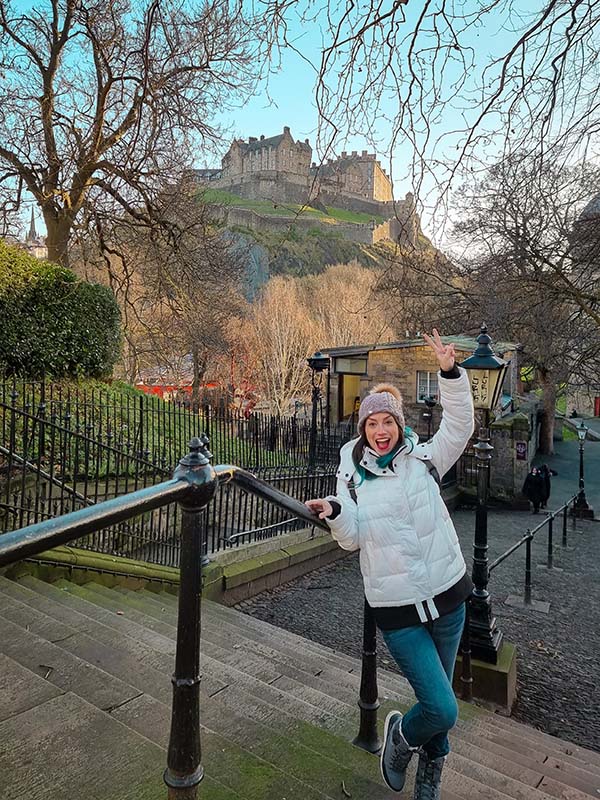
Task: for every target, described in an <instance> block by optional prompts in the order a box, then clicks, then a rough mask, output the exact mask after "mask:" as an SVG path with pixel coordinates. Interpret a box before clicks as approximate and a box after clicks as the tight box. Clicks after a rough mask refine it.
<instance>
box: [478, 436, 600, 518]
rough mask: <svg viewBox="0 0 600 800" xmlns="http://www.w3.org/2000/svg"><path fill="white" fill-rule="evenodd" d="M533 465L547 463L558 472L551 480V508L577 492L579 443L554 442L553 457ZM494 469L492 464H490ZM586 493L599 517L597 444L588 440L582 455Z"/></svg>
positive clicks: (541, 458) (599, 446)
mask: <svg viewBox="0 0 600 800" xmlns="http://www.w3.org/2000/svg"><path fill="white" fill-rule="evenodd" d="M535 463H536V464H548V466H550V467H552V469H554V470H556V471H557V472H558V475H556V476H555V477H554V478H553V479H552V494H551V500H550V505H551V507H552V508H557V507H558V506H560V505H561V504H562V503H564V502H565V501H566V500H568V499H569V497H572V496H573V494H575V492H577V490H578V482H579V442H573V441H571V442H555V453H554V455H553V456H537V458H536V459H535ZM492 468H493V465H492ZM583 468H584V480H585V494H586V497H587V500H588V503H589V504H590V505H591V506H592V508H593V509H594V511H595V513H596V515H597V516H599V517H600V442H591V441H587V442H586V443H585V448H584V454H583Z"/></svg>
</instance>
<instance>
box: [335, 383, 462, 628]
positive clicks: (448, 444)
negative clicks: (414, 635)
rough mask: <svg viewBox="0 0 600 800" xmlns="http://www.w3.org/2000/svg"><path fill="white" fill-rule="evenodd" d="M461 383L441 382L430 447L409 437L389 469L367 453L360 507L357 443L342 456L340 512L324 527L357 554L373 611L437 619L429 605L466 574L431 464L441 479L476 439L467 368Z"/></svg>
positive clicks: (344, 451) (343, 452) (338, 487)
mask: <svg viewBox="0 0 600 800" xmlns="http://www.w3.org/2000/svg"><path fill="white" fill-rule="evenodd" d="M459 369H460V373H461V374H460V377H459V378H442V377H441V375H438V381H439V390H440V401H441V405H442V409H443V415H442V421H441V424H440V427H439V430H438V431H437V433H436V434H435V435H434V436H433V438H432V439H431V441H429V442H426V443H423V444H417V437H416V435H415V434H409V436H408V437H407V438H406V443H405V444H404V445H403V447H401V448H400V450H399V451H398V454H397V455H396V457H395V458H394V461H393V470H391V469H389V468H388V469H382V468H381V467H378V466H377V454H376V453H375V452H374V451H373V450H371V449H370V448H365V450H364V454H363V462H362V463H363V465H364V467H365V469H369V470H370V471H371V472H374V473H376V474H377V475H378V477H377V478H376V479H373V480H364V481H363V482H362V483H360V485H356V495H357V499H358V503H355V502H354V501H353V499H352V497H351V496H350V492H349V489H348V481H351V480H352V481H354V483H355V484H358V483H359V481H360V478H359V476H358V473H356V471H355V466H354V463H353V461H352V448H353V447H354V445H355V443H356V439H354V440H353V441H351V442H348V443H347V444H345V445H344V446H343V447H342V449H341V451H340V467H339V470H338V473H337V495H336V496H335V497H331V498H328V499H330V500H337V501H338V503H340V505H341V511H340V513H339V515H338V516H337V517H335V519H331V520H327V522H328V524H329V527H330V529H331V533H332V535H333V537H334V539H336V540H337V542H338V543H339V544H340V546H341V547H343V548H344V549H345V550H358V549H360V567H361V571H362V574H363V580H364V585H365V596H366V598H367V600H368V601H369V604H370V605H371V606H403V605H409V604H414V605H415V606H416V608H417V611H418V613H419V617H420V619H421V621H423V622H425V621H426V619H427V616H426V614H425V609H424V607H423V606H424V604H426V605H427V609H428V611H429V615H430V617H431V618H432V619H436V618H437V617H438V616H439V614H438V613H437V610H436V608H435V604H434V603H433V601H432V599H433V597H435V596H436V595H438V594H441V593H442V592H444V591H446V590H447V589H449V588H450V587H452V586H454V584H455V583H456V582H457V581H458V580H460V578H461V577H462V576H463V575H464V574H465V570H466V567H465V562H464V559H463V556H462V553H461V550H460V546H459V543H458V538H457V536H456V531H455V530H454V525H453V524H452V520H451V519H450V515H449V513H448V509H447V508H446V505H445V503H444V501H443V500H442V497H441V495H440V489H439V486H438V484H437V482H436V481H435V480H434V478H433V477H432V476H431V475H430V474H429V470H428V468H427V463H425V462H428V461H430V462H431V463H432V464H433V465H434V466H435V467H436V469H437V471H438V472H439V475H440V477H442V476H443V475H444V473H446V472H447V471H448V470H449V469H450V467H451V466H452V465H453V464H454V463H455V461H456V460H457V459H458V458H459V456H460V455H461V453H462V452H463V450H464V448H465V446H466V444H467V442H468V441H469V438H470V436H471V434H472V433H473V424H474V414H473V399H472V396H471V389H470V386H469V379H468V376H467V374H466V372H465V370H464V369H461V368H459Z"/></svg>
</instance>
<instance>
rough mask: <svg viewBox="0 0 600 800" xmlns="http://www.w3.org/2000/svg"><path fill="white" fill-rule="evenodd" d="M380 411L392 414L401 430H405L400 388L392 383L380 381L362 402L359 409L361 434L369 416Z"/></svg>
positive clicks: (359, 430) (359, 429)
mask: <svg viewBox="0 0 600 800" xmlns="http://www.w3.org/2000/svg"><path fill="white" fill-rule="evenodd" d="M380 411H384V412H386V413H387V414H391V415H392V416H393V417H394V419H395V420H396V422H397V423H398V427H399V428H400V430H401V431H403V430H404V426H405V422H404V412H403V410H402V394H401V393H400V390H399V389H398V388H396V386H392V384H391V383H378V384H377V385H376V386H374V387H373V388H372V389H371V391H370V392H369V394H368V395H367V396H366V397H365V399H364V400H363V401H362V403H361V404H360V408H359V410H358V432H359V433H360V434H362V433H363V432H364V428H365V422H366V420H367V418H368V417H370V416H371V415H372V414H377V413H379V412H380Z"/></svg>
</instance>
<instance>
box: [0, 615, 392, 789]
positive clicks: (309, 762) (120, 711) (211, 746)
mask: <svg viewBox="0 0 600 800" xmlns="http://www.w3.org/2000/svg"><path fill="white" fill-rule="evenodd" d="M16 607H17V604H16V602H15V604H14V606H13V608H16ZM5 608H6V605H5ZM28 610H29V611H30V612H32V611H33V610H32V609H27V607H25V611H28ZM33 613H34V616H33V617H31V618H30V619H32V621H33V622H34V624H36V625H37V626H41V624H42V623H43V622H44V619H43V617H44V615H43V614H41V613H40V612H33ZM25 619H27V617H25ZM25 619H24V620H22V622H23V623H25ZM25 624H30V623H25ZM63 627H64V626H63ZM58 632H59V633H60V634H61V635H64V634H65V631H64V630H59V631H58ZM55 633H56V631H53V634H55ZM64 640H65V641H66V638H65V639H64ZM107 657H108V658H110V653H108V654H107ZM33 677H34V678H35V677H36V676H33ZM40 680H41V679H40ZM166 685H167V684H166V681H165V687H166ZM154 693H156V689H155V690H154ZM161 694H163V693H162V692H161ZM134 700H135V702H131V703H129V702H126V703H124V704H122V705H120V706H119V707H118V708H116V709H114V710H113V711H112V713H113V714H115V715H116V716H117V718H121V717H124V715H125V714H126V712H127V710H128V709H132V708H136V709H138V712H130V713H131V714H133V717H134V718H135V717H136V714H137V713H139V707H140V705H145V706H148V705H149V704H150V705H151V706H152V707H153V708H156V706H157V705H158V706H160V707H161V708H162V713H161V715H160V716H161V719H162V720H163V725H162V727H161V728H160V734H158V738H153V737H152V736H150V738H153V740H154V741H157V742H158V743H160V744H161V745H163V746H164V742H165V741H166V740H167V738H168V733H169V728H168V726H169V724H170V710H169V706H168V705H167V703H166V702H164V703H161V702H160V701H159V700H156V699H155V698H154V697H151V696H150V695H148V694H139V695H138V696H137V697H136V698H134ZM164 700H165V701H167V700H168V701H170V686H169V687H168V691H165V692H164ZM211 709H214V710H213V713H212V722H213V723H217V724H218V725H220V726H221V727H222V726H223V724H224V723H225V722H227V728H226V733H228V734H230V735H229V736H228V738H229V739H230V740H231V741H234V740H235V739H237V742H238V744H239V745H244V744H245V743H246V742H247V741H248V740H250V741H254V739H255V737H254V736H250V737H249V736H248V734H249V733H250V732H249V731H248V730H247V728H248V720H245V719H243V718H240V717H238V718H236V720H234V721H233V722H232V720H231V717H232V715H231V714H230V715H229V717H228V716H227V715H224V714H223V710H224V709H223V706H220V705H219V706H218V707H217V704H216V703H214V702H213V703H212V704H211V702H210V700H208V701H207V702H204V703H203V718H204V719H205V720H206V719H210V718H211V715H210V710H211ZM132 727H134V729H137V730H139V731H140V732H143V733H144V734H145V735H148V733H149V730H150V732H151V731H152V728H151V727H150V728H149V730H148V729H146V730H141V729H140V728H139V727H137V728H136V726H132ZM255 727H257V726H255ZM157 731H158V729H157ZM232 732H233V733H234V734H235V737H233V736H231V733H232ZM254 733H255V734H256V733H257V731H254ZM258 733H262V740H264V741H265V742H269V741H271V740H272V739H273V733H272V732H270V731H269V730H268V729H267V728H264V727H263V729H262V731H258ZM330 739H331V740H333V739H334V737H330ZM338 742H339V744H341V745H342V749H344V750H345V751H346V752H345V759H344V760H345V761H347V760H348V751H349V750H352V751H353V748H351V746H350V745H349V744H348V743H347V742H344V741H342V740H338ZM203 746H204V751H205V756H206V753H207V752H208V753H209V755H210V753H213V754H214V756H215V758H216V761H215V766H213V767H212V769H211V764H212V761H211V760H210V758H209V757H207V758H208V760H206V758H205V766H206V768H207V770H210V771H211V772H212V774H215V771H216V770H217V766H216V765H221V766H220V769H223V763H225V764H227V763H228V760H227V758H228V757H229V759H231V754H229V756H228V755H227V751H228V750H231V745H228V747H224V746H223V744H222V741H221V736H220V735H217V734H215V732H214V731H211V730H210V728H208V727H207V728H206V730H205V735H204V737H203ZM256 747H257V745H256V744H255V743H254V744H252V745H251V749H252V750H253V754H254V753H256ZM328 747H329V749H331V748H332V744H331V741H330V742H329V743H328ZM286 749H287V750H290V741H289V738H287V737H285V738H282V739H281V741H280V742H279V749H278V750H277V751H274V752H273V753H272V760H273V761H274V762H276V763H278V762H280V761H286V770H288V768H289V769H291V767H292V763H289V764H288V763H287V762H288V761H290V759H289V757H288V756H287V754H286V753H285V752H284V750H286ZM338 749H339V747H338ZM292 751H293V753H294V759H295V760H293V764H295V768H294V774H295V777H296V778H297V779H298V781H300V782H301V783H304V781H303V780H302V776H301V775H300V774H298V773H299V772H300V771H301V767H302V765H305V769H304V772H305V773H306V774H305V777H306V778H307V779H308V782H307V785H308V784H309V783H311V782H312V783H314V782H315V775H316V776H317V777H318V781H317V783H318V787H317V789H318V791H319V795H318V796H319V797H320V796H323V797H329V795H328V794H327V792H324V791H322V790H323V781H324V780H325V778H326V777H327V776H329V782H330V783H331V780H332V779H333V776H336V780H337V775H338V772H339V769H340V768H339V767H338V765H337V764H335V763H334V762H332V761H331V759H327V758H325V757H323V756H320V755H319V754H318V753H316V752H315V751H313V750H311V749H310V748H308V747H306V746H303V745H301V744H299V743H294V747H293V748H292ZM292 751H290V752H292ZM300 751H302V753H301V752H300ZM266 752H267V751H266V750H265V746H264V745H263V754H262V756H261V758H263V759H264V756H265V755H266ZM224 754H225V755H224ZM300 755H303V757H302V758H300ZM361 755H364V756H365V757H367V754H362V752H361ZM238 757H239V754H238V755H237V756H236V758H238ZM367 758H368V757H367ZM213 760H215V759H213ZM369 760H371V759H369ZM315 761H319V762H320V767H321V768H320V769H319V770H318V771H317V773H315V766H316V764H315ZM235 763H237V761H236V762H235ZM326 767H327V769H326ZM261 769H262V771H263V772H264V771H265V767H264V765H262V767H261ZM276 770H277V775H275V776H274V775H272V774H271V773H269V783H268V787H269V791H268V793H266V788H265V786H264V785H263V784H264V781H263V783H261V785H260V788H259V790H257V791H259V793H258V794H257V795H256V797H257V800H262V798H266V797H271V796H272V797H273V798H275V797H280V796H286V797H287V798H288V799H289V800H291V799H292V798H293V797H296V796H297V797H298V798H299V799H300V798H305V797H313V796H314V797H316V796H317V795H315V794H314V793H312V792H311V791H308V792H307V790H306V786H304V787H302V786H301V787H300V788H298V789H297V790H296V789H294V788H293V787H291V788H290V786H288V785H287V784H288V783H289V781H288V779H287V778H286V776H285V775H283V774H279V773H280V772H281V769H280V767H279V766H277V767H276ZM375 772H376V771H375ZM341 774H342V780H345V781H346V783H347V784H348V786H349V787H350V786H355V787H357V789H360V792H361V794H363V795H365V796H369V797H377V798H379V797H381V798H383V797H387V796H388V793H387V791H386V790H385V789H384V787H382V786H381V785H380V784H379V783H375V782H372V783H371V782H370V781H369V780H368V779H366V778H365V777H364V776H362V775H360V774H354V773H353V772H352V770H351V769H348V768H344V769H343V770H342V773H341ZM266 777H267V776H264V779H265V780H266ZM375 777H376V779H377V780H378V778H377V775H376V776H375ZM275 778H276V779H277V780H275ZM225 782H226V783H227V781H225ZM228 785H231V784H230V783H228ZM234 788H235V787H234ZM246 794H247V795H248V796H249V797H250V796H254V795H251V794H249V793H246ZM336 796H337V795H336Z"/></svg>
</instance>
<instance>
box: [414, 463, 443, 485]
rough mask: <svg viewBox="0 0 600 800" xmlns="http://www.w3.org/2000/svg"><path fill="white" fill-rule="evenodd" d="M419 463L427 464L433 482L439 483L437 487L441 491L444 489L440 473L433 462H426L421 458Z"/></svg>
mask: <svg viewBox="0 0 600 800" xmlns="http://www.w3.org/2000/svg"><path fill="white" fill-rule="evenodd" d="M419 461H422V462H423V463H424V464H425V466H426V467H427V470H428V472H429V474H430V475H431V477H432V478H433V480H434V481H435V482H436V483H437V485H438V486H439V487H440V489H441V488H442V479H441V478H440V473H439V472H438V471H437V467H436V466H435V464H432V463H431V461H426V460H425V459H423V458H420V459H419Z"/></svg>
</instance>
